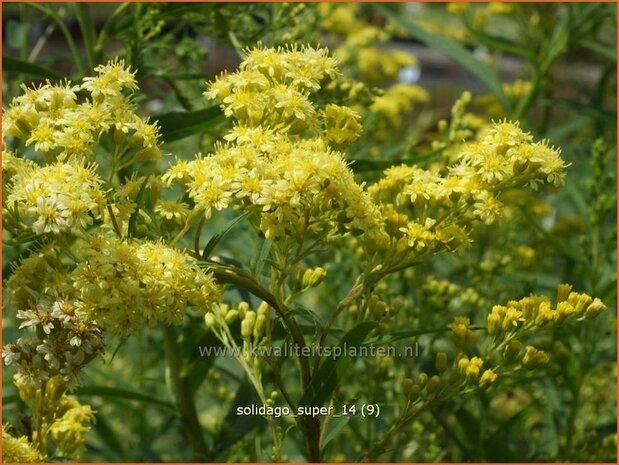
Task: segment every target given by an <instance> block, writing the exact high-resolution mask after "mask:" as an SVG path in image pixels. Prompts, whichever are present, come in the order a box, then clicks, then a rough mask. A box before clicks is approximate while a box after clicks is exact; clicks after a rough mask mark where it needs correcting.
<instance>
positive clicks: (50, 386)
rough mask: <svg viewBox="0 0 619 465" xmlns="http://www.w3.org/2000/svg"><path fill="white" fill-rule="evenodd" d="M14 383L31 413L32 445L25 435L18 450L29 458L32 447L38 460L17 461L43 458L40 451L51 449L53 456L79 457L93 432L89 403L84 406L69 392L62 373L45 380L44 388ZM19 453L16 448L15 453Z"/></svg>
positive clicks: (17, 380) (76, 458) (17, 381)
mask: <svg viewBox="0 0 619 465" xmlns="http://www.w3.org/2000/svg"><path fill="white" fill-rule="evenodd" d="M15 385H16V387H17V390H18V392H19V396H20V397H21V399H22V400H23V401H24V403H25V404H26V405H27V406H28V408H29V409H30V410H31V412H32V444H29V443H28V442H27V441H24V440H25V439H26V438H20V439H19V440H18V441H20V443H21V444H19V446H20V448H21V450H19V453H20V454H22V456H25V457H27V456H28V455H27V454H28V453H29V451H28V448H29V449H30V453H31V454H36V457H37V459H36V460H17V461H18V462H19V461H26V462H35V461H41V460H42V459H43V457H41V455H40V454H41V453H43V454H48V453H49V451H51V450H53V454H52V455H54V456H58V457H69V458H72V459H74V460H79V458H80V457H79V450H80V449H81V448H82V447H83V446H84V443H85V434H86V433H87V432H88V431H90V424H92V423H93V422H94V420H95V416H94V412H93V411H92V409H91V408H90V406H88V405H82V404H80V403H79V402H78V401H76V400H75V399H72V398H70V397H68V396H67V395H66V392H67V389H68V388H69V385H68V384H67V383H66V381H65V380H64V379H63V377H62V376H54V377H52V378H49V379H48V380H46V381H44V382H43V385H42V387H41V383H39V384H38V385H36V386H33V385H30V384H26V383H22V382H21V381H20V380H19V379H17V378H16V380H15ZM3 436H4V429H3ZM3 439H4V437H3ZM50 439H51V440H53V449H52V448H50V447H49V446H51V445H52V444H50V443H51V441H50ZM3 445H4V444H3ZM35 446H36V447H35ZM3 448H4V447H3ZM36 449H38V450H39V452H36ZM4 452H5V451H4V450H3V455H4ZM17 452H18V451H13V453H15V454H16V453H17ZM30 457H35V455H30Z"/></svg>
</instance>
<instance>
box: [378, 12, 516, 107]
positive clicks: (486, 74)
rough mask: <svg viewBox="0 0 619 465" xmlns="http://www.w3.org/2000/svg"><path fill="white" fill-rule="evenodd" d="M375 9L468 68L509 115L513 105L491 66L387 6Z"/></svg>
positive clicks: (456, 44) (451, 41)
mask: <svg viewBox="0 0 619 465" xmlns="http://www.w3.org/2000/svg"><path fill="white" fill-rule="evenodd" d="M374 8H375V9H376V10H377V11H379V12H380V13H381V14H383V15H384V16H386V17H387V18H389V19H390V20H391V21H393V22H394V23H395V24H397V25H398V26H400V27H401V28H402V29H404V30H405V31H406V32H407V33H408V34H410V35H411V36H412V37H414V38H416V39H418V40H420V41H422V42H423V43H425V44H427V45H429V46H430V47H432V48H435V49H437V50H440V51H441V52H443V53H445V54H446V55H447V56H448V57H449V58H451V59H452V60H454V61H455V62H456V63H458V64H459V65H461V66H462V67H464V68H466V69H467V70H468V71H469V72H470V73H471V74H473V75H474V76H476V77H477V78H478V79H479V80H480V81H482V82H483V83H484V84H485V85H486V87H487V88H488V90H490V91H491V92H492V93H493V94H494V95H496V97H497V98H498V99H499V101H500V102H501V104H502V105H503V108H504V109H505V112H506V113H509V111H510V110H511V104H510V103H509V100H508V99H507V97H505V94H504V93H503V87H502V84H501V80H500V79H499V77H498V75H497V73H496V72H495V71H494V70H493V69H492V68H491V67H490V66H488V65H487V64H486V63H484V62H483V61H480V60H478V59H477V58H475V56H474V55H473V54H472V53H471V52H470V51H468V50H467V49H466V48H465V47H464V46H462V45H460V44H459V43H458V42H455V41H453V40H451V39H448V38H447V37H443V36H440V35H436V34H433V33H431V32H428V31H426V30H424V29H423V28H421V27H419V26H417V25H416V24H414V23H412V22H411V21H409V20H407V19H405V18H404V17H403V16H402V15H401V14H399V13H397V12H394V11H392V10H391V9H390V8H386V7H385V5H382V4H376V5H374Z"/></svg>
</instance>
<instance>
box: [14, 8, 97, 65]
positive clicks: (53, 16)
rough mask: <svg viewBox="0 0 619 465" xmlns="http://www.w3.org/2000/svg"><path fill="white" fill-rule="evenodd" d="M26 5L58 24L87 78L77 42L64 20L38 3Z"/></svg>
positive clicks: (76, 61)
mask: <svg viewBox="0 0 619 465" xmlns="http://www.w3.org/2000/svg"><path fill="white" fill-rule="evenodd" d="M25 5H27V6H29V7H30V8H34V9H35V10H38V11H39V12H41V13H43V14H44V15H45V16H49V18H50V19H51V20H52V21H53V22H54V23H56V25H57V26H58V29H60V31H61V32H62V35H64V38H65V40H66V41H67V45H68V46H69V49H70V50H71V54H72V55H73V59H74V60H75V63H76V64H77V67H78V69H79V72H80V74H81V75H82V76H85V75H86V73H85V70H84V65H83V63H82V60H81V59H80V54H79V53H78V52H77V48H76V47H75V42H74V41H73V37H71V33H70V32H69V30H68V29H67V26H65V24H64V21H63V20H62V18H60V16H58V15H57V14H56V12H55V11H54V10H52V9H48V8H45V7H43V6H41V5H39V4H37V3H34V2H30V3H25Z"/></svg>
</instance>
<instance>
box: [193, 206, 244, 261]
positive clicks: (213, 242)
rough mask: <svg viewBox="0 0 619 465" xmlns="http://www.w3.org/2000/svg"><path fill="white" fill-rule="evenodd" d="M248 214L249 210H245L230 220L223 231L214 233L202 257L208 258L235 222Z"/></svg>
mask: <svg viewBox="0 0 619 465" xmlns="http://www.w3.org/2000/svg"><path fill="white" fill-rule="evenodd" d="M248 214H249V212H245V213H243V214H242V215H239V216H237V217H236V218H234V219H233V220H232V221H230V222H229V223H228V224H227V225H226V227H225V228H224V229H223V230H222V231H221V232H218V233H216V234H214V235H213V237H211V240H210V241H208V243H207V244H206V246H205V247H204V251H203V252H202V259H203V260H206V259H207V258H208V257H209V255H210V254H211V252H212V251H213V249H215V247H216V246H217V244H219V241H221V240H222V239H223V237H224V236H225V235H226V234H228V233H229V232H230V230H231V229H232V228H233V227H234V225H235V224H237V223H238V222H239V221H241V220H242V219H243V218H245V217H246V216H247V215H248Z"/></svg>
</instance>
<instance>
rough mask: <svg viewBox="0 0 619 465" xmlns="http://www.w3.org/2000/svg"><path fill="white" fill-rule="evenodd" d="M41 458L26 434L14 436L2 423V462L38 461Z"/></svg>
mask: <svg viewBox="0 0 619 465" xmlns="http://www.w3.org/2000/svg"><path fill="white" fill-rule="evenodd" d="M41 459H42V457H41V455H40V454H39V453H38V452H37V451H36V449H35V448H34V447H33V446H32V444H30V443H29V442H28V438H27V437H26V436H20V437H15V436H12V435H11V434H9V432H8V431H7V430H6V428H5V426H4V425H2V463H36V462H40V461H41Z"/></svg>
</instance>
